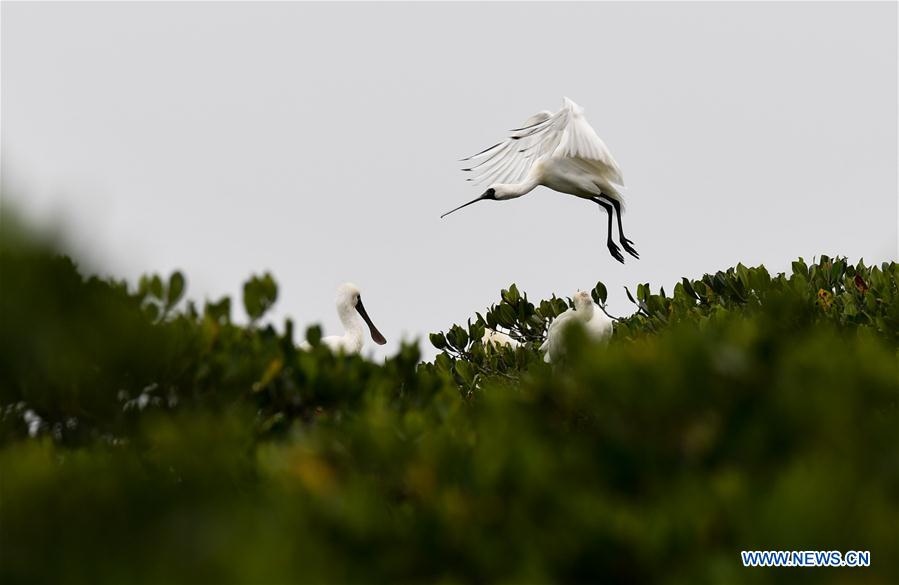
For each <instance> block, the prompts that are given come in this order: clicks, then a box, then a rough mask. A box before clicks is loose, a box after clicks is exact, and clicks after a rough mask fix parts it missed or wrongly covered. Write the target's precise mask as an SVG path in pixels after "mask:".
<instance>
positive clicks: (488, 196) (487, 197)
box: [440, 189, 496, 219]
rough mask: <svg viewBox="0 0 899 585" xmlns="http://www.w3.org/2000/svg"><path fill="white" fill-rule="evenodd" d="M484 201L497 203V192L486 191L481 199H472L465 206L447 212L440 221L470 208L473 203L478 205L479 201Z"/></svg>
mask: <svg viewBox="0 0 899 585" xmlns="http://www.w3.org/2000/svg"><path fill="white" fill-rule="evenodd" d="M484 200H491V201H496V191H494V190H493V189H487V190H486V191H484V192H483V193H482V194H481V196H480V197H477V198H475V199H472V200H471V201H469V202H468V203H464V204H462V205H460V206H459V207H457V208H455V209H452V210H450V211H447V212H446V213H444V214H443V215H441V216H440V219H443V218H444V217H446V216H447V215H449V214H451V213H453V212H454V211H459V210H460V209H462V208H463V207H468V206H469V205H471V204H472V203H477V202H478V201H484Z"/></svg>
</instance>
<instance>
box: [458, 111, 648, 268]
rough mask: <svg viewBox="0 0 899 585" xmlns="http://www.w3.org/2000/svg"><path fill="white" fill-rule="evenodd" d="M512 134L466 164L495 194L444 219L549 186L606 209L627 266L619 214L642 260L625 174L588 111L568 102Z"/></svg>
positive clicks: (628, 245)
mask: <svg viewBox="0 0 899 585" xmlns="http://www.w3.org/2000/svg"><path fill="white" fill-rule="evenodd" d="M511 132H512V135H511V136H509V137H508V138H506V139H505V140H503V141H502V142H499V143H497V144H494V145H493V146H491V147H490V148H488V149H486V150H482V151H481V152H479V153H477V154H475V155H472V156H470V157H468V158H464V159H462V160H463V161H467V160H470V161H472V164H471V166H470V167H469V168H466V169H463V170H464V171H467V172H471V173H473V176H472V178H470V179H468V180H469V181H473V182H475V183H477V184H482V183H489V188H488V189H487V190H486V191H484V193H483V194H481V196H480V197H478V198H477V199H474V200H472V201H469V202H468V203H466V204H465V205H460V206H459V207H457V208H456V209H453V210H452V211H447V212H446V213H444V214H443V215H441V216H440V217H441V218H443V217H446V216H447V215H449V214H450V213H453V211H458V210H459V209H462V208H463V207H466V206H468V205H471V204H472V203H477V202H478V201H484V200H492V201H505V200H507V199H515V198H516V197H521V196H522V195H526V194H527V193H530V192H531V191H532V190H533V189H534V188H535V187H537V186H538V185H543V186H545V187H549V188H550V189H552V190H553V191H559V192H560V193H568V194H569V195H574V196H576V197H581V198H583V199H587V200H589V201H592V202H594V203H596V204H598V205H599V206H600V207H601V208H603V209H604V210H605V211H606V213H607V214H608V216H609V226H608V233H607V237H606V245H607V246H608V248H609V252H611V254H612V256H613V257H614V258H615V259H616V260H618V261H619V262H621V263H624V256H623V255H622V254H621V250H619V249H618V246H616V245H615V243H614V242H613V241H612V218H613V217H614V216H615V215H616V214H617V216H618V241H619V243H621V247H622V248H624V250H625V251H626V252H627V253H628V254H630V255H631V256H633V257H634V258H639V257H640V256H639V255H638V254H637V250H635V249H634V247H633V245H634V243H633V242H632V241H630V240H629V239H627V238H626V237H625V236H624V229H623V228H622V226H621V211H622V209H623V208H624V198H623V196H622V194H621V189H622V187H623V186H624V179H623V178H622V177H621V169H620V168H618V163H617V162H615V159H614V158H612V153H611V152H609V149H608V148H607V147H606V145H605V143H604V142H603V141H602V139H600V137H599V136H597V134H596V131H595V130H593V127H592V126H590V124H589V123H588V122H587V119H586V118H585V117H584V110H583V108H581V107H580V106H579V105H577V104H576V103H574V102H573V101H571V100H570V99H568V98H564V99H563V102H562V109H561V110H559V111H558V112H556V113H555V114H553V113H552V112H548V111H542V112H537V113H536V114H534V115H533V116H531V117H530V118H528V119H527V120H526V121H525V122H524V124H522V126H521V128H516V129H514V130H511Z"/></svg>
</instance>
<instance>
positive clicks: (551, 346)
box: [540, 291, 613, 363]
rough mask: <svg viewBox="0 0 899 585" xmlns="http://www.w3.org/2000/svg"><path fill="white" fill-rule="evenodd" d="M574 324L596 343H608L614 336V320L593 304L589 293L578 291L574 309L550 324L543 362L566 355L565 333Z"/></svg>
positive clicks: (543, 346) (556, 359) (544, 343)
mask: <svg viewBox="0 0 899 585" xmlns="http://www.w3.org/2000/svg"><path fill="white" fill-rule="evenodd" d="M574 323H580V324H581V326H582V327H583V328H584V331H586V333H587V337H588V338H589V339H591V340H592V341H594V342H602V341H607V340H608V339H609V337H611V336H612V323H613V322H612V319H610V318H609V316H608V315H606V314H605V313H604V312H603V310H602V309H601V308H599V305H597V304H596V303H594V302H593V300H592V299H591V298H590V295H589V294H588V293H586V292H584V291H578V292H577V293H575V295H574V308H573V309H568V310H567V311H565V312H564V313H562V314H561V315H559V316H558V317H556V318H555V319H553V321H552V323H550V324H549V330H548V331H547V333H546V341H544V342H543V345H541V346H540V350H541V351H543V352H544V355H543V361H545V362H547V363H550V362H554V361H558V360H559V358H560V357H562V356H563V355H564V354H565V347H564V335H565V334H564V331H565V329H566V328H567V327H569V326H571V325H573V324H574Z"/></svg>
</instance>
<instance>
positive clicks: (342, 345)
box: [302, 282, 387, 354]
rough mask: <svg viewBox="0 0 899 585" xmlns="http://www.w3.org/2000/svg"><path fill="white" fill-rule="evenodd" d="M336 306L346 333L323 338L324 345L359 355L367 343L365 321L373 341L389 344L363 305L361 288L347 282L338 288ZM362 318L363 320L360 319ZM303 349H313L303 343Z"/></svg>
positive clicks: (338, 350) (379, 343)
mask: <svg viewBox="0 0 899 585" xmlns="http://www.w3.org/2000/svg"><path fill="white" fill-rule="evenodd" d="M336 305H337V315H338V316H339V317H340V322H341V323H343V327H344V329H345V330H346V332H345V333H344V334H343V335H329V336H327V337H322V341H321V342H322V345H326V346H328V347H329V348H330V349H331V351H333V352H341V351H342V352H343V353H348V354H349V353H359V351H361V350H362V345H363V344H364V342H365V339H364V337H365V329H364V328H363V327H362V320H363V319H364V320H365V323H366V325H368V330H369V333H371V338H372V340H374V342H375V343H377V344H378V345H384V344H385V343H387V340H386V339H384V336H383V335H381V332H380V331H378V328H377V327H375V324H374V323H372V322H371V318H370V317H369V316H368V313H367V312H366V310H365V306H364V305H363V304H362V294H361V293H360V292H359V287H357V286H356V285H355V284H353V283H350V282H347V283H345V284H341V285H340V286H339V287H337V299H336ZM360 316H361V317H362V319H360V318H359V317H360ZM302 348H303V349H306V350H308V349H311V346H310V345H309V344H308V343H303V344H302Z"/></svg>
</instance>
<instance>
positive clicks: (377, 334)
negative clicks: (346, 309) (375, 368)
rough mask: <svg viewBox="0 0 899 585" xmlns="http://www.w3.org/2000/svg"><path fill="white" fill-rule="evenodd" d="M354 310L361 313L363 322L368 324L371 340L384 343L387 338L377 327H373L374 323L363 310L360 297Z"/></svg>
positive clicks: (379, 343)
mask: <svg viewBox="0 0 899 585" xmlns="http://www.w3.org/2000/svg"><path fill="white" fill-rule="evenodd" d="M356 311H358V312H359V314H360V315H362V318H363V319H365V324H366V325H368V330H369V332H370V333H371V338H372V340H373V341H374V342H375V343H377V344H378V345H384V344H385V343H387V340H386V339H384V336H383V335H381V332H380V331H378V328H377V327H375V324H374V323H372V322H371V317H369V316H368V312H367V311H366V310H365V306H364V305H363V304H362V297H361V296H360V297H359V300H358V301H356Z"/></svg>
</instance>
